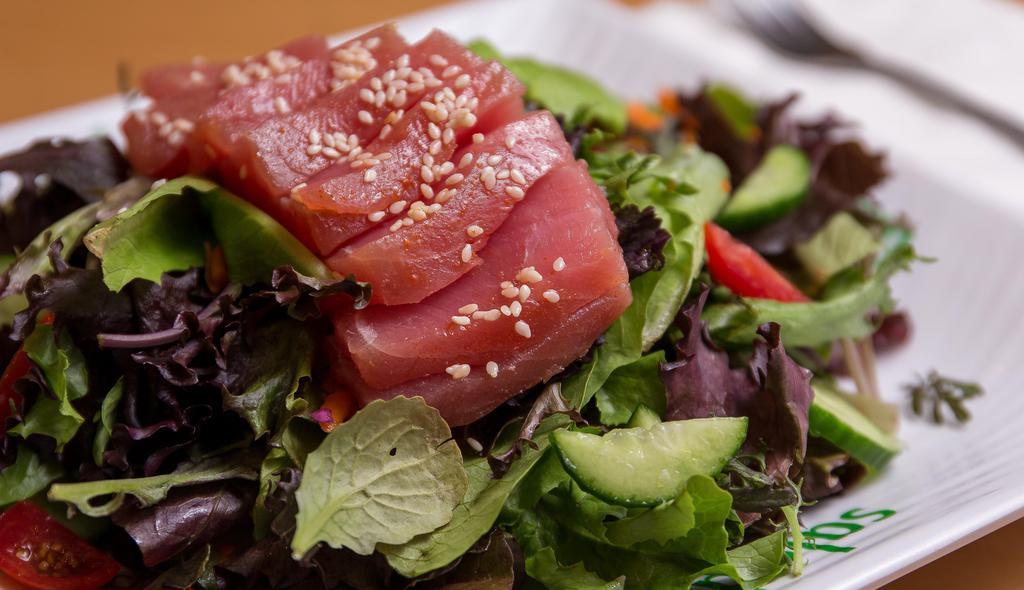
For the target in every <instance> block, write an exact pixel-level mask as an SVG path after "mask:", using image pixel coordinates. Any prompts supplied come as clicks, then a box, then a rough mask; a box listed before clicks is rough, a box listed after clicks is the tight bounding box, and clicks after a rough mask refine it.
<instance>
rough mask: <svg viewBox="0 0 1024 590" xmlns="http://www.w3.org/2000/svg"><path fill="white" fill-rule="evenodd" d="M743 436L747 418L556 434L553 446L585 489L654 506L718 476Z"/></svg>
mask: <svg viewBox="0 0 1024 590" xmlns="http://www.w3.org/2000/svg"><path fill="white" fill-rule="evenodd" d="M746 436H747V419H746V418H701V419H697V420H679V421H673V422H663V423H656V424H653V425H651V426H648V427H646V428H620V429H617V430H612V431H611V432H609V433H607V434H605V435H604V436H599V435H596V434H589V433H586V432H579V431H568V430H560V431H557V432H555V433H554V434H552V436H551V442H552V445H553V446H554V448H555V450H556V451H557V453H558V456H559V458H560V459H561V461H562V466H563V467H565V470H566V471H567V472H568V473H569V475H571V476H572V478H573V479H574V480H576V483H578V484H579V485H580V487H581V488H583V489H584V490H586V491H588V492H590V493H591V494H593V495H595V496H597V497H599V498H601V499H602V500H604V501H606V502H611V503H613V504H618V505H620V506H656V505H658V504H661V503H662V502H667V501H670V500H675V499H676V498H677V497H679V494H681V493H682V492H683V490H684V489H686V482H687V481H688V480H689V479H690V477H692V476H694V475H708V476H713V475H715V474H717V473H718V472H719V471H721V469H722V467H723V466H725V464H726V463H727V462H728V461H729V459H731V458H732V457H733V456H735V454H736V451H737V450H738V449H739V448H740V445H742V444H743V441H744V440H745V439H746Z"/></svg>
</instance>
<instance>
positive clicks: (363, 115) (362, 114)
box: [359, 111, 373, 125]
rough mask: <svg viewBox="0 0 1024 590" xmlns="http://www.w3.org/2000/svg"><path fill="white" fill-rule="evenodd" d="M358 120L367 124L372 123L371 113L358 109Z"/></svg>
mask: <svg viewBox="0 0 1024 590" xmlns="http://www.w3.org/2000/svg"><path fill="white" fill-rule="evenodd" d="M359 120H360V121H361V122H362V123H364V124H366V125H369V124H371V123H373V115H371V114H370V113H369V112H368V111H359Z"/></svg>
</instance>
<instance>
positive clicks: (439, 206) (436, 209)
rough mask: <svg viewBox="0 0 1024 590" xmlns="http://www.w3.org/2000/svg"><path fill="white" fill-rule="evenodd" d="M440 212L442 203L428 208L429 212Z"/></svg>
mask: <svg viewBox="0 0 1024 590" xmlns="http://www.w3.org/2000/svg"><path fill="white" fill-rule="evenodd" d="M446 200H447V198H446ZM440 210H441V204H440V203H434V204H432V205H431V206H429V207H427V211H430V212H431V213H437V212H438V211H440Z"/></svg>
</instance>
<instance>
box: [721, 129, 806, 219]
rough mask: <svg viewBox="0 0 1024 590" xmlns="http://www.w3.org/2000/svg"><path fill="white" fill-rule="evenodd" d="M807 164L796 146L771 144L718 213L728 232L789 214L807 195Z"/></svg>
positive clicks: (803, 155) (804, 156)
mask: <svg viewBox="0 0 1024 590" xmlns="http://www.w3.org/2000/svg"><path fill="white" fill-rule="evenodd" d="M810 183H811V163H810V161H809V160H808V159H807V156H806V155H805V154H804V153H803V151H801V150H800V149H798V148H795V147H793V146H788V145H779V146H775V147H773V148H772V149H771V150H769V151H768V154H767V155H765V157H764V159H763V160H761V163H760V164H759V165H758V166H757V168H755V169H754V171H753V172H751V173H750V176H748V177H747V178H746V180H744V181H743V184H741V185H740V186H739V188H737V189H736V192H735V193H734V194H733V196H732V199H730V200H729V203H728V204H726V206H725V209H723V210H722V213H721V214H720V215H719V216H718V220H717V221H718V224H719V225H721V226H722V227H724V228H725V229H727V230H729V231H738V232H743V231H749V230H752V229H756V228H758V227H760V226H762V225H766V224H768V223H771V222H773V221H775V220H777V219H779V218H780V217H782V216H784V215H785V214H786V213H789V212H790V211H792V210H793V209H794V208H796V206H797V205H799V204H800V203H801V202H802V201H803V200H804V197H806V196H807V189H808V187H809V186H810Z"/></svg>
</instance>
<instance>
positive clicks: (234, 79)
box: [189, 37, 332, 173]
mask: <svg viewBox="0 0 1024 590" xmlns="http://www.w3.org/2000/svg"><path fill="white" fill-rule="evenodd" d="M329 62H330V52H329V50H328V47H327V41H326V40H325V39H324V38H323V37H306V38H304V39H299V40H298V41H293V42H292V43H289V44H288V45H285V46H284V47H281V48H280V49H275V50H271V51H268V52H267V53H266V54H265V55H263V56H260V58H259V59H250V60H246V61H245V62H243V63H242V64H233V65H231V66H228V67H227V68H225V70H224V72H223V74H222V81H223V82H224V86H223V87H222V89H221V91H220V94H219V95H218V97H217V100H216V101H214V103H213V104H211V105H210V106H209V107H208V108H207V109H206V110H205V112H203V114H202V115H201V116H200V117H199V120H198V121H197V122H196V132H195V134H194V136H193V141H192V142H190V154H189V157H190V168H191V171H192V172H193V173H201V172H205V171H207V170H209V169H211V167H212V166H214V165H216V164H217V163H218V162H219V161H220V160H221V159H222V158H225V157H227V156H229V155H230V154H231V152H232V149H233V147H234V144H235V139H236V137H237V136H238V135H239V134H241V133H242V132H244V131H247V130H248V129H251V128H253V127H255V126H256V125H258V124H260V123H262V122H263V121H265V120H267V119H269V118H270V117H273V116H274V115H276V114H284V113H288V112H291V111H292V110H294V109H299V108H302V107H304V106H305V105H306V104H308V103H309V102H310V101H312V100H313V99H315V98H316V97H318V96H321V95H323V94H324V93H325V92H327V90H328V89H329V88H330V85H331V79H332V72H331V67H330V63H329Z"/></svg>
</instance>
